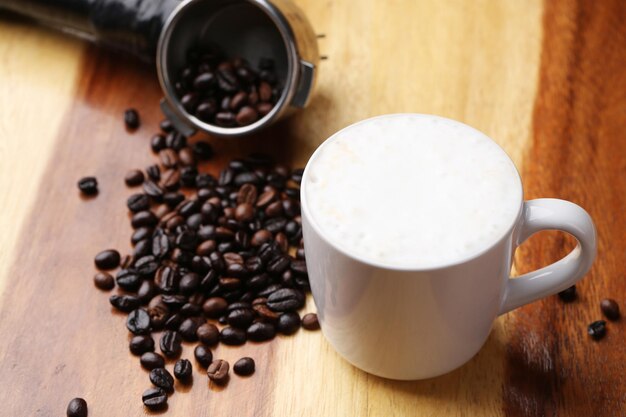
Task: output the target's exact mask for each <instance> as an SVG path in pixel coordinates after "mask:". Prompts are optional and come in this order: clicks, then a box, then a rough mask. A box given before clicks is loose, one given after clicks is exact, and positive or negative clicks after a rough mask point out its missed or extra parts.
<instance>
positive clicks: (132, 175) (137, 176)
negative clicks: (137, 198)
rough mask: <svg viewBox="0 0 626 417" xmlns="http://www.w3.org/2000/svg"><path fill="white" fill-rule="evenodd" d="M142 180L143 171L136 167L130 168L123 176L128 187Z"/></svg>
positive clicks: (138, 183) (139, 183)
mask: <svg viewBox="0 0 626 417" xmlns="http://www.w3.org/2000/svg"><path fill="white" fill-rule="evenodd" d="M143 180H144V175H143V172H141V171H139V170H138V169H131V170H130V171H128V172H127V173H126V176H125V177H124V182H125V183H126V185H128V186H129V187H134V186H136V185H141V183H142V182H143Z"/></svg>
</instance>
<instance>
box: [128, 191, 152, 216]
mask: <svg viewBox="0 0 626 417" xmlns="http://www.w3.org/2000/svg"><path fill="white" fill-rule="evenodd" d="M126 206H127V207H128V209H129V210H130V211H132V212H133V213H137V212H139V211H143V210H148V209H149V208H150V197H148V196H147V195H146V194H133V195H131V196H130V197H128V200H126Z"/></svg>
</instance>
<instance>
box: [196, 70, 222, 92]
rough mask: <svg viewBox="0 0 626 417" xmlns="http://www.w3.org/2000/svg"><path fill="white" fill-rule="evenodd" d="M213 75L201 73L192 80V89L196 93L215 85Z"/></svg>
mask: <svg viewBox="0 0 626 417" xmlns="http://www.w3.org/2000/svg"><path fill="white" fill-rule="evenodd" d="M216 81H217V80H216V78H215V74H213V73H212V72H203V73H201V74H199V75H198V76H197V77H196V78H195V79H194V80H193V88H195V89H196V90H198V91H206V90H208V89H209V88H211V87H212V86H214V85H215V83H216Z"/></svg>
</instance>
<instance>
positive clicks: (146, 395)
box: [141, 388, 167, 410]
mask: <svg viewBox="0 0 626 417" xmlns="http://www.w3.org/2000/svg"><path fill="white" fill-rule="evenodd" d="M141 401H143V405H145V406H146V407H148V408H149V409H150V410H159V409H161V408H164V407H165V405H166V404H167V393H166V392H165V391H163V390H162V389H161V388H148V389H147V390H145V391H144V392H143V394H142V396H141Z"/></svg>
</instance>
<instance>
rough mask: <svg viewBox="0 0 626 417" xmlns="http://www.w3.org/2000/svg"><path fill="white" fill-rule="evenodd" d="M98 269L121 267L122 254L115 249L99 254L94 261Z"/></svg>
mask: <svg viewBox="0 0 626 417" xmlns="http://www.w3.org/2000/svg"><path fill="white" fill-rule="evenodd" d="M94 263H95V264H96V268H98V269H102V270H109V269H114V268H117V267H118V266H119V265H120V253H119V252H118V251H116V250H115V249H107V250H103V251H102V252H100V253H98V254H97V255H96V257H95V259H94Z"/></svg>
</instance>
